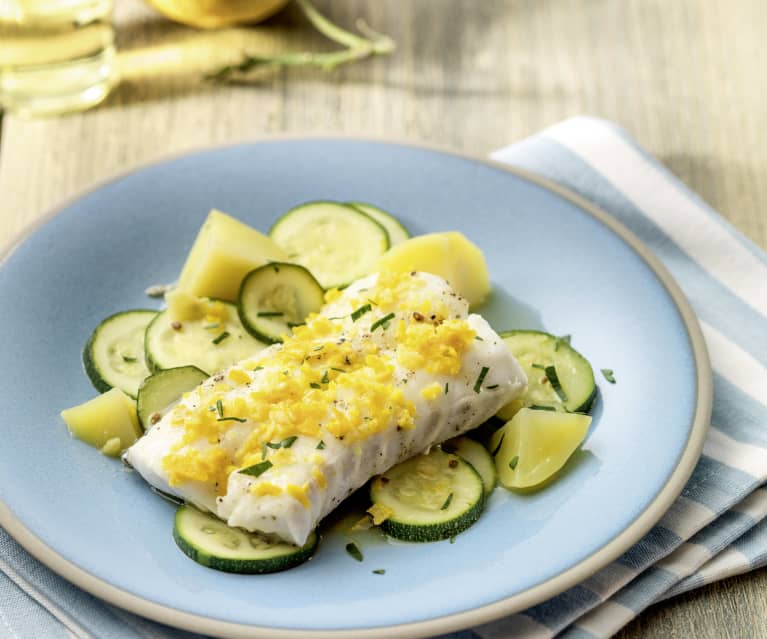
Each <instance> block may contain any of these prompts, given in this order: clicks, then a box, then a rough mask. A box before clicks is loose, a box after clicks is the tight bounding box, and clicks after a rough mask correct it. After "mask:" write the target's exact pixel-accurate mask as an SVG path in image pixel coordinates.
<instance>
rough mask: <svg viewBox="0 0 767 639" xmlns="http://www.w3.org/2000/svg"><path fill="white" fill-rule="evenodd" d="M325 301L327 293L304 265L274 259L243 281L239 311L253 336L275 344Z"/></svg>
mask: <svg viewBox="0 0 767 639" xmlns="http://www.w3.org/2000/svg"><path fill="white" fill-rule="evenodd" d="M324 303H325V292H324V291H323V290H322V287H321V286H320V285H319V283H318V282H317V280H316V279H314V276H313V275H312V274H311V273H310V272H309V271H307V270H306V269H305V268H304V267H303V266H299V265H298V264H286V263H284V262H271V263H270V264H265V265H264V266H261V267H259V268H257V269H255V270H253V271H251V272H250V273H248V274H247V275H246V276H245V278H244V279H243V280H242V284H241V285H240V294H239V295H238V298H237V313H238V315H239V317H240V321H241V322H242V325H243V326H244V327H245V330H247V331H248V332H249V333H250V334H251V335H253V337H255V338H256V339H260V340H263V341H264V342H268V343H271V344H273V343H275V342H281V341H282V336H283V335H285V334H289V333H290V330H291V328H292V327H293V326H296V325H298V324H303V323H304V320H305V319H306V316H307V315H309V313H316V312H317V311H319V310H320V309H321V308H322V305H323V304H324Z"/></svg>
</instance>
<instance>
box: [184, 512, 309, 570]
mask: <svg viewBox="0 0 767 639" xmlns="http://www.w3.org/2000/svg"><path fill="white" fill-rule="evenodd" d="M173 539H174V540H175V541H176V544H177V545H178V547H179V548H180V549H181V551H182V552H183V553H184V554H185V555H187V556H188V557H190V558H191V559H194V561H196V562H197V563H198V564H201V565H203V566H207V567H208V568H213V569H214V570H222V571H224V572H235V573H246V574H263V573H268V572H277V571H279V570H286V569H288V568H293V567H294V566H297V565H298V564H300V563H303V562H304V561H306V560H307V559H309V557H311V556H312V554H313V553H314V550H315V548H316V547H317V534H316V533H314V532H312V533H311V534H310V535H309V539H307V541H306V543H305V544H304V545H303V546H300V547H299V546H295V545H293V544H291V543H288V542H286V541H283V540H282V539H279V538H278V537H276V536H274V535H264V534H261V533H251V532H247V531H246V530H242V529H241V528H230V527H229V526H227V525H226V524H225V523H224V522H223V521H221V520H220V519H218V518H217V517H214V516H213V515H211V514H208V513H203V512H201V511H199V510H197V509H196V508H194V507H193V506H181V507H180V508H179V509H178V510H177V511H176V517H175V519H174V522H173Z"/></svg>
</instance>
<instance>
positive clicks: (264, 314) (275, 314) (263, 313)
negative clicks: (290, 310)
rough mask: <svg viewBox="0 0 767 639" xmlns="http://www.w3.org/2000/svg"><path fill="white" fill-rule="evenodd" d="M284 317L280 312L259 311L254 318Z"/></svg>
mask: <svg viewBox="0 0 767 639" xmlns="http://www.w3.org/2000/svg"><path fill="white" fill-rule="evenodd" d="M283 315H285V313H283V312H282V311H259V312H258V313H256V317H282V316H283Z"/></svg>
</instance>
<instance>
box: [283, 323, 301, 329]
mask: <svg viewBox="0 0 767 639" xmlns="http://www.w3.org/2000/svg"><path fill="white" fill-rule="evenodd" d="M285 323H286V324H287V325H288V328H295V327H296V326H303V325H304V323H303V322H285Z"/></svg>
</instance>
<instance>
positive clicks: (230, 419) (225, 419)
mask: <svg viewBox="0 0 767 639" xmlns="http://www.w3.org/2000/svg"><path fill="white" fill-rule="evenodd" d="M216 421H217V422H240V423H242V422H246V421H248V420H247V419H245V418H244V417H219V418H218V419H217V420H216Z"/></svg>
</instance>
